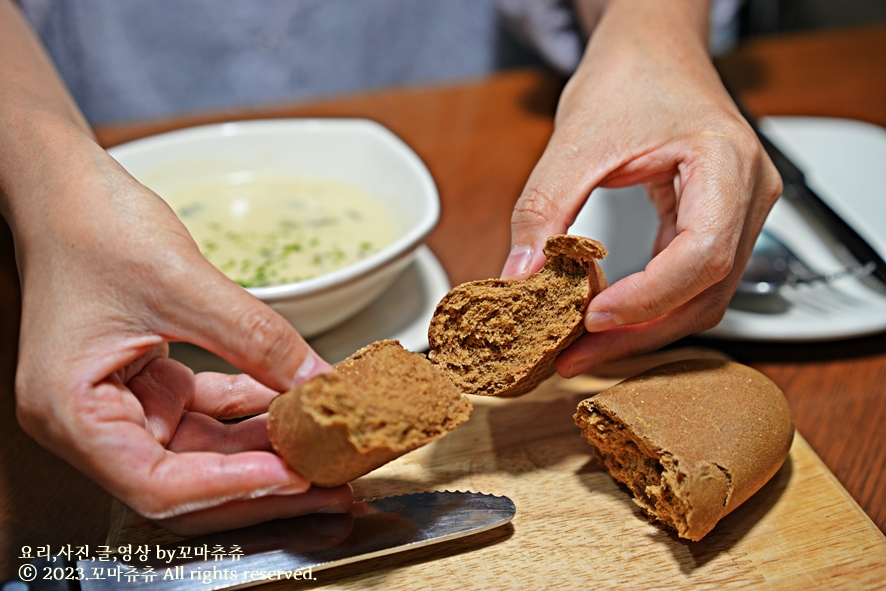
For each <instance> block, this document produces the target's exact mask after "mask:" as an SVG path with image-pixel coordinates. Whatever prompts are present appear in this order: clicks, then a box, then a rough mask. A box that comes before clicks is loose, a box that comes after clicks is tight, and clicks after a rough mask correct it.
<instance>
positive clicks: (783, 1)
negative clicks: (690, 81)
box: [741, 0, 886, 37]
mask: <svg viewBox="0 0 886 591" xmlns="http://www.w3.org/2000/svg"><path fill="white" fill-rule="evenodd" d="M881 21H886V0H746V2H745V5H744V6H743V8H742V11H741V36H742V37H756V36H760V35H774V34H777V33H787V32H792V31H803V30H809V29H824V28H832V27H848V26H854V25H862V24H866V23H875V22H881Z"/></svg>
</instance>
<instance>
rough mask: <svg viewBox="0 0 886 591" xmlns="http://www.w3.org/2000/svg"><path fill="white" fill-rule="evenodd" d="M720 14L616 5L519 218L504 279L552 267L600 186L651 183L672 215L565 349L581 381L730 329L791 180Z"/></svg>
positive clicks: (564, 102) (685, 2)
mask: <svg viewBox="0 0 886 591" xmlns="http://www.w3.org/2000/svg"><path fill="white" fill-rule="evenodd" d="M706 19H707V14H706V3H705V2H698V1H696V0H673V1H672V2H671V1H669V2H650V1H649V0H611V1H610V4H609V7H608V8H607V12H606V13H605V14H604V16H603V19H602V21H601V23H600V25H599V26H598V27H597V30H595V32H594V34H593V36H592V38H591V41H590V44H589V46H588V48H587V51H586V53H585V57H584V59H583V61H582V63H581V65H580V66H579V68H578V71H577V72H576V73H575V75H574V76H573V77H572V79H571V80H570V81H569V83H568V85H567V86H566V89H565V90H564V92H563V95H562V96H561V99H560V103H559V105H558V108H557V115H556V120H555V131H554V134H553V136H552V137H551V140H550V143H549V144H548V146H547V149H546V150H545V153H544V155H543V156H542V158H541V160H540V161H539V163H538V165H537V166H536V167H535V170H533V172H532V175H531V176H530V178H529V181H528V182H527V184H526V188H525V189H524V190H523V194H522V195H521V197H520V199H519V201H518V202H517V204H516V207H515V209H514V214H513V218H512V245H513V246H512V253H511V257H510V258H509V259H508V262H507V263H506V265H505V269H504V271H503V276H504V277H513V278H523V277H525V276H527V275H528V274H530V273H532V272H535V271H536V270H538V269H539V268H541V266H542V265H543V264H544V254H543V252H542V246H543V244H544V241H545V238H546V237H547V236H549V235H552V234H560V233H564V232H565V231H566V229H567V228H568V227H569V226H570V225H571V223H572V222H573V221H574V219H575V216H576V215H577V214H578V212H579V210H580V209H581V207H582V205H583V204H584V202H585V201H586V199H587V197H588V195H589V194H590V193H591V191H592V190H593V189H594V188H596V187H625V186H630V185H634V184H638V183H643V184H644V185H645V187H646V190H647V193H648V195H649V198H650V200H651V201H652V203H653V204H654V206H655V208H656V209H657V211H658V217H659V230H658V235H657V237H656V239H655V243H654V252H653V255H654V256H653V259H652V260H651V262H650V263H649V264H648V265H647V267H646V269H645V270H644V271H641V272H639V273H636V274H634V275H630V276H628V277H626V278H624V279H622V280H621V281H618V282H617V283H615V284H614V285H612V286H610V287H609V288H608V289H606V290H604V291H603V292H601V293H600V294H599V295H597V296H596V297H595V298H594V299H593V300H592V301H591V303H590V305H589V306H588V309H587V312H586V316H585V326H586V328H587V330H588V331H589V334H586V335H584V336H583V337H582V338H580V339H579V340H578V341H576V342H575V343H574V344H573V345H572V346H571V347H570V348H568V349H567V350H566V351H564V352H563V353H562V354H561V356H560V358H559V359H558V362H557V369H558V371H559V372H560V373H561V374H562V375H564V376H566V377H571V376H574V375H577V374H579V373H582V372H584V371H587V370H588V369H590V368H592V367H594V366H596V365H599V364H602V363H606V362H609V361H614V360H616V359H620V358H624V357H628V356H631V355H635V354H639V353H643V352H647V351H651V350H655V349H657V348H659V347H661V346H663V345H665V344H667V343H669V342H671V341H674V340H676V339H678V338H680V337H683V336H685V335H688V334H691V333H695V332H698V331H701V330H705V329H707V328H710V327H713V326H715V325H716V324H717V323H718V322H719V320H720V319H721V318H722V316H723V313H724V312H725V309H726V306H727V305H728V303H729V300H730V298H731V295H732V293H733V292H734V291H735V288H736V286H737V284H738V281H739V279H740V278H741V274H742V272H743V269H744V267H745V264H746V263H747V260H748V258H749V257H750V253H751V250H752V248H753V245H754V241H755V239H756V237H757V235H758V234H759V232H760V230H761V228H762V226H763V221H764V220H765V218H766V215H767V214H768V212H769V210H770V208H771V207H772V205H773V203H774V202H775V200H776V199H777V198H778V196H779V195H780V193H781V180H780V177H779V175H778V173H777V171H776V170H775V168H774V166H773V165H772V163H771V161H770V160H769V158H768V156H767V155H766V153H765V152H764V150H763V148H762V146H761V145H760V143H759V141H758V140H757V138H756V135H755V134H754V132H753V130H752V129H751V128H750V126H749V125H748V123H747V122H746V121H745V120H744V119H743V118H742V117H741V115H740V113H739V112H738V109H737V108H736V106H735V104H734V103H733V102H732V100H731V99H730V97H729V95H728V93H727V92H726V90H725V89H724V88H723V85H722V84H721V82H720V79H719V77H718V75H717V73H716V71H715V70H714V68H713V65H712V64H711V61H710V58H709V57H708V54H707V50H706V46H705V42H706V41H705V38H706V27H705V23H706Z"/></svg>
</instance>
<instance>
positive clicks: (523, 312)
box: [428, 235, 606, 396]
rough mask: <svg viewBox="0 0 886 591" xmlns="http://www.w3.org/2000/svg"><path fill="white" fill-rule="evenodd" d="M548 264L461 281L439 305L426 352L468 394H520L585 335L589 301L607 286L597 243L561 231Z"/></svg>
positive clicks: (552, 241)
mask: <svg viewBox="0 0 886 591" xmlns="http://www.w3.org/2000/svg"><path fill="white" fill-rule="evenodd" d="M545 254H546V255H547V257H548V260H547V263H546V264H545V266H544V268H543V269H542V270H541V271H539V272H538V273H536V274H534V275H532V276H531V277H529V278H527V279H524V280H519V281H518V280H511V279H487V280H484V281H474V282H470V283H465V284H462V285H459V286H458V287H455V288H454V289H452V290H451V291H450V292H449V293H448V294H447V295H446V296H445V297H444V298H443V299H442V300H441V301H440V303H439V304H437V309H436V311H435V312H434V317H433V319H432V320H431V325H430V328H429V329H428V342H429V344H430V349H431V351H430V353H429V355H428V357H429V358H430V360H431V361H432V362H433V363H435V364H436V365H437V366H438V367H440V368H441V369H443V370H445V371H446V372H447V373H448V375H449V377H450V379H451V380H452V382H453V383H454V384H455V385H456V386H458V387H459V388H461V389H462V390H464V391H465V392H466V393H468V394H479V395H484V396H517V395H520V394H524V393H526V392H529V391H530V390H532V389H533V388H535V387H536V386H537V385H538V384H539V383H541V382H542V381H543V380H544V379H546V378H548V377H549V376H550V375H551V374H553V373H554V362H555V361H556V359H557V355H559V353H560V352H561V351H563V349H565V348H566V347H568V346H569V345H570V344H572V343H573V342H574V341H575V340H576V339H577V338H578V337H579V336H581V335H582V334H583V333H584V332H585V329H584V311H585V308H587V305H588V302H590V301H591V298H593V297H594V296H595V295H596V294H598V293H599V292H601V291H602V290H603V289H605V288H606V278H605V276H604V275H603V271H602V270H601V269H600V266H599V264H598V263H597V259H602V258H603V257H604V256H606V249H605V248H603V245H601V244H600V243H599V242H597V241H595V240H591V239H590V238H583V237H581V236H567V235H558V236H551V237H550V238H548V240H547V243H546V244H545Z"/></svg>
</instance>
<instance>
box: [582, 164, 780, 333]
mask: <svg viewBox="0 0 886 591" xmlns="http://www.w3.org/2000/svg"><path fill="white" fill-rule="evenodd" d="M735 164H736V167H735V168H733V169H732V170H733V173H735V171H736V170H737V169H740V167H739V166H738V163H735ZM726 170H728V168H726ZM681 174H682V175H683V178H684V181H683V191H682V195H681V196H680V202H679V205H678V208H677V218H676V225H675V232H676V235H675V237H674V238H673V240H671V241H670V243H669V244H668V245H667V246H666V247H665V248H664V249H663V250H662V251H661V252H660V253H658V255H656V256H655V257H654V258H653V259H652V260H651V261H650V262H649V264H648V265H647V266H646V268H645V269H644V270H643V271H641V272H639V273H635V274H633V275H630V276H628V277H626V278H624V279H622V280H621V281H618V282H616V283H615V284H614V285H612V286H610V287H609V288H608V289H606V290H604V291H603V292H601V293H600V294H599V295H597V296H596V297H595V298H594V299H593V300H592V301H591V303H590V304H589V306H588V309H587V311H586V315H585V328H586V329H587V330H588V331H590V332H599V331H603V330H608V329H611V328H615V327H617V326H624V325H628V324H639V323H643V322H648V321H651V320H653V319H655V318H658V317H660V316H663V315H664V314H666V313H668V312H670V311H671V310H675V309H676V308H678V307H679V306H681V305H683V304H685V303H686V302H688V301H690V300H691V299H692V298H694V297H696V296H697V295H698V294H700V293H702V292H703V291H704V290H706V289H707V288H709V287H711V286H712V285H714V284H716V283H718V282H720V281H722V280H724V279H725V278H726V277H727V276H728V275H729V274H730V273H731V272H732V270H733V267H734V264H735V262H736V260H737V258H738V259H740V258H741V256H739V245H740V243H741V241H742V237H743V235H744V236H745V237H746V240H747V237H749V236H750V235H751V234H753V235H756V233H758V232H759V228H760V227H762V224H763V218H764V217H765V215H766V212H767V211H768V207H767V208H766V209H765V211H763V212H762V214H761V213H760V212H755V211H749V210H748V207H749V200H750V195H747V196H746V195H745V194H744V193H742V192H741V191H740V190H739V189H738V188H737V187H739V186H740V185H739V184H738V183H732V182H731V181H732V180H734V179H731V178H730V175H729V174H726V173H725V172H724V173H721V174H719V175H711V174H709V173H708V171H706V170H704V169H701V170H698V169H696V170H684V171H683V172H682V173H681ZM724 177H725V178H724ZM736 220H742V222H740V223H736Z"/></svg>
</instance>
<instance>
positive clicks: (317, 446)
mask: <svg viewBox="0 0 886 591" xmlns="http://www.w3.org/2000/svg"><path fill="white" fill-rule="evenodd" d="M471 409H472V407H471V403H470V401H468V399H467V397H466V396H465V395H464V394H462V393H461V392H460V391H459V390H458V388H456V387H455V386H453V385H452V383H451V382H450V381H449V379H448V378H447V377H446V375H445V374H444V373H443V372H441V371H439V370H437V368H435V367H434V366H433V365H432V364H431V363H430V362H429V361H428V360H427V359H426V358H425V357H424V355H420V354H418V353H412V352H411V351H407V350H406V349H404V348H403V347H402V346H401V345H400V343H399V342H397V341H379V342H376V343H373V344H371V345H369V346H367V347H364V348H363V349H361V350H359V351H357V352H356V353H354V354H353V355H351V356H350V357H348V358H347V359H345V360H344V361H342V362H341V363H339V364H337V365H336V366H335V372H332V373H325V374H320V375H317V376H314V377H313V378H311V379H310V380H308V381H306V382H305V383H303V384H301V385H300V386H298V387H296V388H295V389H294V390H292V391H290V392H287V393H286V394H282V395H280V396H278V397H277V398H275V399H274V400H273V401H272V402H271V406H270V409H269V411H268V435H269V437H270V439H271V443H272V444H273V446H274V449H275V450H276V451H277V453H278V454H279V455H280V456H281V457H282V458H283V459H284V460H285V461H286V463H287V464H288V465H289V467H290V468H292V469H293V470H294V471H296V472H298V473H299V474H301V475H302V476H304V477H305V478H307V479H308V480H310V481H311V482H312V483H314V484H316V485H318V486H326V487H331V486H338V485H341V484H345V483H346V482H350V481H351V480H354V479H356V478H358V477H360V476H363V475H364V474H367V473H368V472H371V471H372V470H374V469H376V468H378V467H380V466H382V465H383V464H386V463H387V462H390V461H391V460H393V459H395V458H397V457H399V456H401V455H403V454H405V453H406V452H408V451H411V450H413V449H416V448H418V447H421V446H423V445H425V444H427V443H430V442H431V441H433V440H434V439H437V438H439V437H442V436H443V435H445V434H446V433H448V432H450V431H452V430H453V429H455V428H456V427H457V426H458V425H460V424H461V423H463V422H464V421H466V420H467V419H468V416H469V415H470V413H471Z"/></svg>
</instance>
